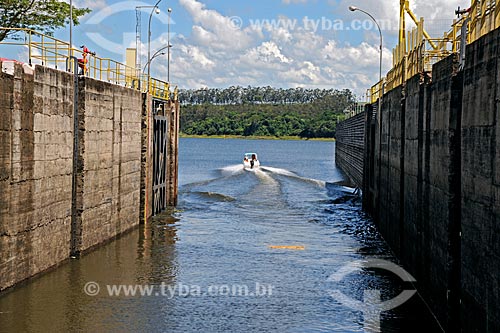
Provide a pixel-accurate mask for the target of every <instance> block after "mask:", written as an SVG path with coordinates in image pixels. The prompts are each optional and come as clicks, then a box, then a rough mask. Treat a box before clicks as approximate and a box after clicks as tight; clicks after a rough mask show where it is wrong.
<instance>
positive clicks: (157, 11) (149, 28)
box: [147, 0, 161, 91]
mask: <svg viewBox="0 0 500 333" xmlns="http://www.w3.org/2000/svg"><path fill="white" fill-rule="evenodd" d="M160 2H161V0H158V1H157V2H156V4H155V5H154V6H153V9H152V10H151V14H149V23H148V83H147V84H148V89H147V90H148V91H149V80H150V78H151V62H150V61H149V59H150V58H151V18H152V17H153V13H154V12H156V13H157V14H159V13H160V9H159V8H158V4H159V3H160Z"/></svg>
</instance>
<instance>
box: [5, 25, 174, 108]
mask: <svg viewBox="0 0 500 333" xmlns="http://www.w3.org/2000/svg"><path fill="white" fill-rule="evenodd" d="M0 30H9V31H11V34H10V35H9V36H8V38H7V39H6V40H3V41H2V42H0V45H17V46H25V47H26V48H27V50H28V61H29V64H30V65H33V64H40V65H43V66H48V67H53V68H56V69H64V70H67V71H70V72H72V71H73V69H74V68H75V67H78V68H79V74H81V75H85V76H88V77H90V78H93V79H96V80H101V81H106V82H111V83H115V84H118V85H123V86H126V87H129V88H133V89H137V90H142V91H148V92H149V94H151V95H152V96H153V97H156V98H160V99H164V100H168V99H170V85H169V83H168V82H165V81H162V80H158V79H155V78H151V77H148V75H147V74H144V73H142V72H141V70H139V69H136V68H133V67H130V66H127V65H125V64H122V63H120V62H117V61H115V60H112V59H109V58H101V57H99V56H97V55H96V54H95V53H93V52H90V51H89V50H88V49H87V48H86V47H82V49H81V50H80V49H75V48H73V47H71V45H70V43H68V42H65V41H62V40H59V39H57V38H54V37H52V36H48V35H46V34H42V33H40V32H37V31H34V30H31V29H24V28H17V29H15V28H1V27H0ZM75 62H76V63H77V64H76V65H77V66H75Z"/></svg>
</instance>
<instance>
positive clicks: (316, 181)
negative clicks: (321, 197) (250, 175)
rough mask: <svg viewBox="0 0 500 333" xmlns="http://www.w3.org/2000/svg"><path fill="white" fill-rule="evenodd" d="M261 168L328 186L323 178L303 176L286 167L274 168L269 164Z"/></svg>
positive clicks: (320, 185)
mask: <svg viewBox="0 0 500 333" xmlns="http://www.w3.org/2000/svg"><path fill="white" fill-rule="evenodd" d="M261 169H262V170H264V171H267V172H269V173H271V174H276V175H282V176H286V177H289V178H294V179H297V180H300V181H303V182H306V183H311V184H315V185H317V186H319V187H326V182H325V181H323V180H318V179H314V178H307V177H302V176H299V175H297V174H296V173H294V172H292V171H289V170H286V169H281V168H273V167H268V166H265V167H264V166H261Z"/></svg>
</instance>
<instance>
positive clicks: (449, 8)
mask: <svg viewBox="0 0 500 333" xmlns="http://www.w3.org/2000/svg"><path fill="white" fill-rule="evenodd" d="M68 1H69V0H68ZM155 2H156V1H150V0H143V1H118V0H74V4H75V5H76V6H79V7H82V6H85V7H90V8H91V9H92V10H93V12H92V13H90V14H88V15H86V16H85V17H84V18H82V20H81V24H80V25H79V26H77V27H75V28H74V44H75V45H76V46H79V45H81V44H85V45H87V47H89V48H90V49H91V50H93V51H96V52H97V54H98V55H99V56H100V57H104V58H106V57H109V58H112V59H115V60H118V61H124V54H125V48H126V47H135V27H136V17H135V7H136V6H137V5H153V4H154V3H155ZM468 3H469V1H467V0H465V1H460V0H447V1H445V3H438V4H435V3H434V4H430V3H429V2H428V1H423V0H414V1H411V5H412V8H413V10H414V11H415V13H416V14H417V15H418V16H424V17H425V19H426V22H427V25H428V28H427V29H428V30H429V32H432V34H434V35H435V36H437V35H441V34H442V33H443V32H444V31H445V30H448V28H449V24H450V20H451V19H452V18H453V17H454V15H453V12H454V9H456V8H457V7H458V6H459V5H460V6H461V7H467V5H468ZM349 5H356V6H358V7H360V8H362V9H364V10H366V11H368V12H370V13H372V14H373V16H375V17H376V18H377V20H381V21H383V27H382V28H383V34H384V38H385V41H384V65H383V68H384V70H383V72H384V73H385V72H387V70H388V69H389V68H390V67H391V62H392V54H391V49H392V48H393V47H394V46H395V45H396V42H397V27H398V6H399V0H380V1H374V0H253V1H237V0H170V1H167V0H162V1H161V2H160V4H159V7H160V10H161V13H160V14H159V15H156V14H153V19H152V29H151V30H152V37H151V40H152V43H151V50H152V53H154V51H155V50H157V49H158V48H161V47H162V46H165V45H167V8H169V7H170V8H172V16H171V19H172V21H171V22H172V24H171V44H172V53H171V56H172V58H171V81H172V83H173V84H176V85H178V86H180V87H183V88H198V87H205V86H208V87H227V86H231V85H244V86H246V85H254V86H256V85H260V86H265V85H271V86H276V87H285V88H286V87H297V86H303V87H307V88H336V89H344V88H349V89H352V90H353V91H354V92H355V93H356V94H357V95H358V96H359V97H360V98H361V95H362V94H363V93H364V92H365V91H366V89H367V88H368V87H370V86H371V85H372V84H373V83H375V82H376V81H377V79H378V66H379V53H378V44H379V38H378V32H377V30H376V28H375V27H373V26H370V21H369V19H368V17H367V16H365V15H364V14H362V13H360V12H354V13H353V12H350V11H349V10H348V6H349ZM148 17H149V13H148V12H143V13H142V32H143V33H142V43H143V45H142V46H141V55H142V63H143V64H144V63H146V61H147V60H146V59H147V46H146V41H147V23H148ZM363 25H364V27H363ZM55 35H56V37H58V38H60V39H63V40H69V34H68V30H67V29H61V30H58V31H57V32H56V34H55ZM0 56H2V57H14V58H21V59H22V58H23V57H26V52H25V51H23V50H13V48H12V47H6V46H0ZM22 60H24V59H22ZM166 61H167V60H166V56H163V57H159V58H157V59H155V60H154V61H153V62H152V74H153V75H154V76H155V77H158V78H160V79H166V73H167V64H166Z"/></svg>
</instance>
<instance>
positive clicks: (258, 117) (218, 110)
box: [179, 87, 355, 138]
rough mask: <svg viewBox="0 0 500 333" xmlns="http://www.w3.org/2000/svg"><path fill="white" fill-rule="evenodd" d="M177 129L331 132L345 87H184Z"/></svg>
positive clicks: (345, 99) (343, 104)
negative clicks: (340, 89)
mask: <svg viewBox="0 0 500 333" xmlns="http://www.w3.org/2000/svg"><path fill="white" fill-rule="evenodd" d="M179 99H180V101H181V103H182V111H181V132H182V133H184V134H186V135H191V136H193V135H194V136H196V135H202V136H224V135H230V136H240V137H255V136H257V137H279V138H284V137H300V138H334V137H335V129H336V125H337V123H338V122H340V121H342V120H343V119H344V114H343V111H344V110H345V109H346V108H348V107H349V106H350V105H352V104H353V103H354V101H355V100H354V95H353V94H352V93H351V91H349V90H342V91H339V90H332V89H330V90H320V89H314V90H306V89H302V88H297V89H286V90H284V89H274V88H271V87H265V88H260V87H257V88H253V87H248V88H243V87H231V88H228V89H224V90H220V89H202V90H183V91H180V93H179Z"/></svg>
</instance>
